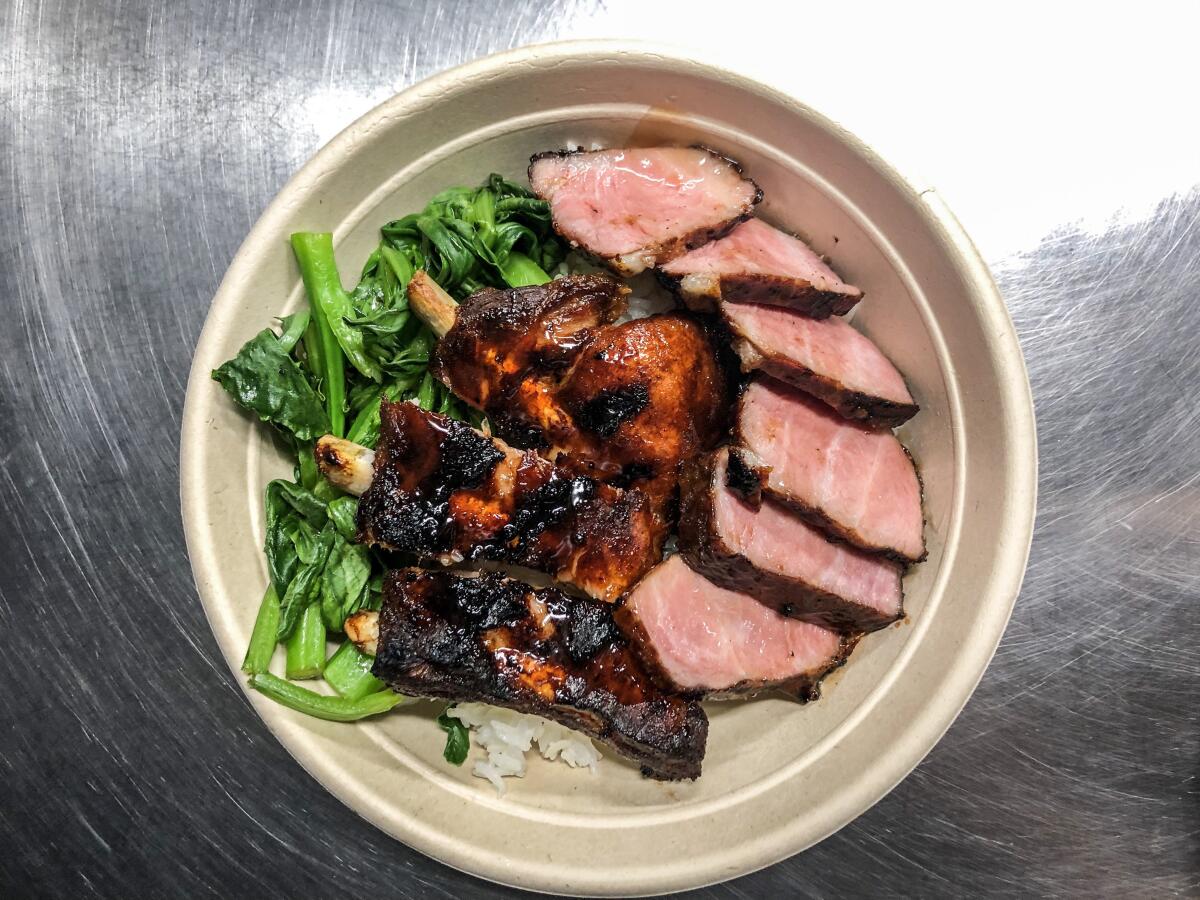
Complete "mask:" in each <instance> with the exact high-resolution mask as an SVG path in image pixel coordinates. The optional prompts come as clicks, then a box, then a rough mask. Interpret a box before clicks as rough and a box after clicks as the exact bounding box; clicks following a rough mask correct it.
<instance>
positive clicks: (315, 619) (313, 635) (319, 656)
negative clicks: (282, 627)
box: [287, 603, 325, 680]
mask: <svg viewBox="0 0 1200 900" xmlns="http://www.w3.org/2000/svg"><path fill="white" fill-rule="evenodd" d="M321 620H322V616H321V607H320V606H319V605H317V604H316V603H312V604H309V605H308V606H307V607H305V609H304V612H302V613H301V614H300V620H299V621H298V622H297V623H296V628H295V630H294V631H292V634H291V636H290V637H289V638H288V640H287V677H288V678H291V679H293V680H300V679H303V678H318V677H320V675H321V672H322V671H324V669H325V624H324V622H322V621H321Z"/></svg>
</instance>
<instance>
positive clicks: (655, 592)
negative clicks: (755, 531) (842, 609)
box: [616, 556, 856, 700]
mask: <svg viewBox="0 0 1200 900" xmlns="http://www.w3.org/2000/svg"><path fill="white" fill-rule="evenodd" d="M616 616H617V620H618V622H619V623H620V625H621V626H622V628H623V629H624V630H625V632H626V633H627V634H630V635H632V636H633V639H634V643H635V645H636V647H637V648H638V651H639V653H640V654H641V655H642V656H643V658H644V659H645V660H646V661H647V664H648V665H650V666H651V667H652V668H653V669H654V670H655V671H656V672H657V673H658V675H659V678H660V679H662V680H664V681H665V682H666V683H668V684H671V685H672V686H674V688H675V689H676V690H678V691H681V692H684V693H689V694H705V695H708V696H713V697H729V696H736V695H740V694H753V693H757V692H758V691H761V690H765V689H767V688H776V689H779V690H783V691H786V692H788V693H790V694H792V695H794V696H796V697H798V698H800V699H803V700H812V699H815V698H816V696H817V690H818V687H817V686H818V684H819V682H820V680H821V679H822V678H823V677H824V676H825V675H826V674H828V673H829V672H830V671H831V670H833V669H835V668H837V667H838V666H840V665H841V664H842V663H843V662H845V660H846V657H847V655H848V654H849V653H850V650H851V649H852V648H853V646H854V642H855V640H856V639H855V638H853V637H850V638H847V637H843V636H842V635H840V634H838V633H836V632H834V631H830V630H829V629H826V628H821V627H820V626H818V625H810V624H808V623H806V622H798V621H796V620H795V619H789V618H786V617H784V616H781V615H779V614H778V613H776V612H775V611H774V610H771V609H769V608H767V607H766V606H764V605H763V604H761V603H759V602H758V601H757V600H755V599H754V598H753V597H749V596H747V595H745V594H742V593H738V592H736V591H730V590H726V589H724V588H720V587H717V586H716V585H715V584H713V583H712V582H710V581H708V580H707V579H705V578H704V577H703V576H701V575H700V574H698V573H697V572H695V571H694V570H692V569H691V568H689V567H688V566H687V565H686V564H685V563H684V561H683V559H682V558H681V557H679V556H672V557H670V558H669V559H667V560H665V561H664V562H662V563H660V564H659V565H658V566H656V567H655V568H654V569H653V570H652V571H651V572H650V574H649V575H647V576H646V577H645V578H643V579H642V580H641V582H639V584H638V586H637V587H636V588H634V589H633V591H632V592H631V593H630V595H629V596H628V597H627V598H626V599H625V601H624V603H623V604H622V605H621V606H620V607H618V609H617V612H616Z"/></svg>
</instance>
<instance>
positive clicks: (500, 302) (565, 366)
mask: <svg viewBox="0 0 1200 900" xmlns="http://www.w3.org/2000/svg"><path fill="white" fill-rule="evenodd" d="M627 293H628V290H627V289H626V288H624V287H623V286H621V285H619V284H617V283H616V282H615V281H613V280H612V279H611V278H608V277H606V276H603V275H581V276H570V277H566V278H560V279H557V280H555V281H552V282H550V283H548V284H544V285H537V286H534V287H524V288H514V289H511V290H493V289H487V290H483V291H479V292H478V293H476V294H473V295H472V296H470V297H468V298H467V299H466V300H464V301H463V303H462V304H461V305H456V304H455V303H454V301H453V299H451V298H450V297H449V295H447V294H446V293H445V292H444V291H442V290H441V289H440V288H439V287H438V286H437V285H436V284H435V283H434V282H433V280H432V279H430V278H429V277H428V276H427V275H426V274H425V273H424V272H418V273H416V275H414V276H413V279H412V281H411V282H410V284H409V300H410V303H411V304H412V308H413V310H414V311H415V312H416V313H417V315H419V316H421V317H422V318H423V319H424V320H425V321H427V322H429V323H430V324H431V326H432V327H433V329H434V331H435V332H437V333H438V334H439V337H440V338H441V339H440V340H439V341H438V344H437V347H436V349H435V351H434V359H433V371H434V372H435V373H436V374H437V375H438V377H440V378H441V379H442V381H444V382H445V383H446V385H447V386H448V387H449V388H450V389H451V390H452V391H454V393H455V394H457V395H458V396H459V397H461V398H462V399H463V400H465V401H466V402H467V403H469V404H471V405H472V406H474V407H476V408H478V409H480V410H482V411H483V412H485V413H486V414H487V416H488V419H489V421H490V422H491V424H492V427H493V428H494V429H495V431H496V432H497V434H499V435H500V436H501V437H503V438H505V439H506V440H508V441H510V442H511V443H513V444H516V445H518V446H522V447H532V448H537V449H539V450H541V451H542V452H543V454H544V455H546V456H548V457H551V458H554V459H555V460H556V461H557V462H558V463H559V464H560V465H562V466H564V467H566V468H569V469H571V470H572V471H574V472H577V473H580V474H584V475H587V476H589V477H592V478H595V479H597V480H599V481H602V482H605V483H608V484H614V485H618V486H626V487H636V488H638V489H639V490H641V491H642V492H643V493H644V494H646V495H647V496H648V497H649V498H650V502H651V504H652V506H653V507H654V510H655V512H656V514H657V515H658V516H659V519H660V530H661V531H662V533H663V535H665V533H666V531H667V530H668V529H669V526H670V523H671V521H672V520H673V506H674V501H675V496H676V493H677V490H676V489H677V485H678V477H679V468H680V466H681V465H682V464H683V463H684V462H686V461H687V460H688V459H690V458H692V457H693V456H695V455H696V454H697V453H699V452H701V451H703V450H705V449H707V448H709V447H710V446H712V445H713V444H714V443H715V441H716V440H717V438H718V437H719V436H720V434H721V432H722V430H723V427H724V426H725V424H726V421H727V418H728V408H729V393H730V392H729V390H728V377H727V373H726V371H725V370H724V369H723V368H722V366H721V365H720V364H719V363H718V361H717V355H716V349H715V347H714V344H713V342H712V341H711V340H710V338H709V335H708V333H707V332H706V330H705V329H704V327H702V326H701V325H700V324H698V323H697V322H696V321H694V320H693V319H692V318H691V317H689V316H687V315H685V314H678V313H667V314H664V315H656V316H650V317H647V318H643V319H635V320H633V321H629V322H625V323H622V324H619V325H615V324H612V323H613V322H614V321H615V319H616V318H617V317H618V316H619V315H620V314H621V313H622V312H623V311H624V309H625V295H626V294H627Z"/></svg>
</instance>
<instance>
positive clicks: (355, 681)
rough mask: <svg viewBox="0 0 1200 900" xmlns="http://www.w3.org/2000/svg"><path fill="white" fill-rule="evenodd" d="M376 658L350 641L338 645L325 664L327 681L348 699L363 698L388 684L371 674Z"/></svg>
mask: <svg viewBox="0 0 1200 900" xmlns="http://www.w3.org/2000/svg"><path fill="white" fill-rule="evenodd" d="M374 662H375V660H374V658H373V657H370V656H367V654H365V653H363V652H362V651H361V650H359V649H358V648H357V647H355V646H354V644H353V643H351V642H350V641H346V643H344V644H342V646H340V647H338V649H337V652H336V653H334V654H333V656H331V657H330V658H329V662H328V664H326V666H325V681H326V683H327V684H328V685H329V686H330V687H332V688H333V689H334V690H335V691H337V692H338V693H339V694H341V695H342V696H343V697H345V698H346V699H347V700H361V699H362V698H363V697H365V696H367V695H368V694H374V693H375V692H376V691H381V690H383V689H384V688H385V687H386V686H387V685H385V684H384V683H383V682H382V681H380V680H379V679H378V678H376V677H375V676H374V675H372V674H371V666H372V665H373V664H374Z"/></svg>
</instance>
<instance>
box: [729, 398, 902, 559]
mask: <svg viewBox="0 0 1200 900" xmlns="http://www.w3.org/2000/svg"><path fill="white" fill-rule="evenodd" d="M737 430H738V438H739V440H740V442H741V444H742V446H744V447H746V448H748V449H749V450H750V451H751V452H752V453H753V455H754V457H755V458H756V460H757V462H758V463H759V464H761V465H762V466H763V467H765V468H767V469H769V471H768V472H767V473H766V481H765V483H764V485H763V490H764V491H765V492H766V493H767V494H768V495H769V496H771V497H772V498H774V499H776V500H778V501H780V502H781V503H784V504H786V505H787V506H788V507H790V508H791V509H793V510H795V511H796V512H797V513H799V514H800V515H802V516H803V517H804V518H805V519H807V520H808V521H809V522H811V523H813V524H815V525H817V526H818V527H820V528H823V529H824V530H826V531H828V532H830V533H831V534H833V535H834V536H836V537H838V538H841V539H842V540H845V541H848V542H850V543H851V544H854V545H855V546H856V547H860V548H861V549H863V550H869V551H873V552H876V553H883V554H885V555H887V556H890V557H892V558H893V559H896V560H898V561H900V562H904V563H910V562H918V561H920V560H921V559H923V558H924V556H925V537H924V517H923V516H922V513H921V482H920V480H919V479H918V478H917V470H916V467H915V466H914V465H913V461H912V457H910V456H909V455H908V452H907V451H906V450H905V449H904V446H903V445H902V444H901V443H900V442H899V441H898V440H896V436H895V435H894V434H892V433H891V432H890V431H877V430H872V429H869V428H864V427H863V426H861V425H859V424H856V423H854V422H849V421H847V420H846V419H844V418H842V417H841V416H839V415H838V414H837V413H835V412H834V411H833V410H831V409H830V408H829V407H828V406H826V405H825V404H823V403H820V402H819V401H816V400H813V399H811V398H810V397H808V396H806V395H805V394H802V393H800V392H799V391H797V390H794V389H792V388H789V387H788V386H787V385H785V384H783V383H782V382H778V381H774V380H772V379H769V378H756V379H754V380H753V381H752V382H750V384H749V385H748V386H747V387H746V390H745V392H744V393H743V394H742V399H741V404H740V406H739V408H738V421H737Z"/></svg>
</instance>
